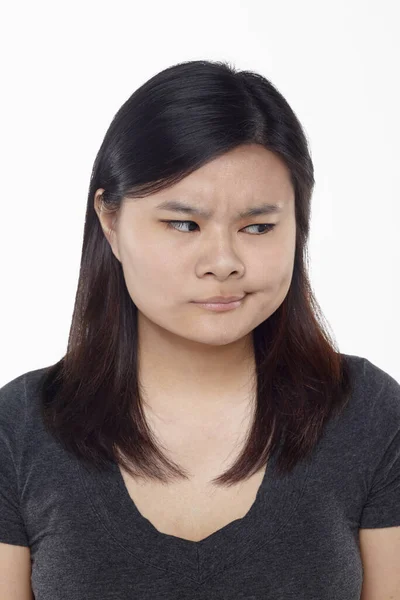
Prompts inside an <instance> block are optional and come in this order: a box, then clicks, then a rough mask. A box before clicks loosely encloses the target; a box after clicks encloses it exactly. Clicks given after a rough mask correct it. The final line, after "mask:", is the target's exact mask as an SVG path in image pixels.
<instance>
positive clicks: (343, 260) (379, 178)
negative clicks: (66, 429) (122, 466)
mask: <svg viewBox="0 0 400 600" xmlns="http://www.w3.org/2000/svg"><path fill="white" fill-rule="evenodd" d="M399 10H400V9H399V5H398V2H397V1H396V0H392V1H389V0H383V1H382V0H381V1H379V2H368V1H366V0H362V1H356V0H340V1H339V0H335V2H326V1H321V0H315V1H311V0H308V1H307V0H301V1H299V0H293V1H284V0H279V1H276V0H274V1H273V2H272V1H267V0H259V1H256V0H253V1H251V0H250V1H249V0H246V1H242V2H239V1H237V0H236V1H234V0H230V1H229V2H228V1H215V0H214V1H213V2H210V1H204V0H203V1H202V2H195V3H194V2H187V1H185V2H178V1H173V0H172V1H171V0H170V1H169V2H161V1H160V2H148V3H143V2H133V1H130V2H118V1H113V2H111V1H109V2H100V1H99V0H96V1H90V2H89V1H86V2H85V1H84V0H81V1H80V2H77V1H75V2H71V0H69V2H68V3H67V2H64V3H61V2H43V1H42V2H40V1H38V0H35V2H27V1H25V2H7V3H4V4H3V8H2V9H1V14H0V22H1V32H0V33H1V35H0V44H1V47H0V56H1V88H2V91H1V95H0V102H1V105H0V118H1V141H0V147H1V157H0V158H1V163H0V164H1V236H0V245H1V247H0V257H1V295H0V302H1V305H0V309H1V310H0V319H1V323H0V328H1V329H0V330H1V337H0V353H1V355H0V359H1V365H2V369H1V373H0V385H3V384H5V383H6V382H8V381H10V380H11V379H13V378H15V377H17V376H18V375H20V374H22V373H24V372H27V371H30V370H34V369H38V368H41V367H44V366H47V365H50V364H53V363H55V362H56V361H58V360H59V359H60V358H61V357H62V356H63V355H64V354H65V351H66V348H67V340H68V333H69V328H70V324H71V317H72V310H73V303H74V299H75V292H76V285H77V281H78V272H79V263H80V251H81V244H82V236H83V225H84V215H85V210H86V202H87V192H88V187H89V178H90V172H91V168H92V165H93V161H94V158H95V155H96V153H97V151H98V149H99V147H100V144H101V142H102V140H103V137H104V135H105V132H106V130H107V128H108V126H109V124H110V122H111V120H112V118H113V116H114V114H115V113H116V112H117V110H118V109H119V107H120V106H121V105H122V104H123V103H124V102H125V101H126V100H127V99H128V97H129V96H130V95H131V94H132V93H133V92H134V91H135V89H137V88H138V87H139V86H140V85H142V84H143V83H144V82H145V81H147V80H148V79H149V78H150V77H152V76H153V75H155V74H156V73H158V72H159V71H161V70H163V69H164V68H166V67H168V66H171V65H173V64H176V63H178V62H182V61H186V60H195V59H208V60H227V61H229V62H230V63H232V64H233V65H234V66H235V67H236V68H238V69H250V70H253V71H256V72H259V73H261V74H262V75H263V76H265V77H267V78H268V79H270V80H271V82H272V83H273V84H274V85H276V86H277V88H278V89H279V91H280V92H281V93H282V94H283V95H284V96H285V98H286V99H287V100H288V102H289V104H290V105H291V106H292V108H293V110H294V111H295V113H296V114H297V116H298V118H299V119H300V121H301V123H302V124H303V126H304V128H305V131H306V135H307V137H308V139H309V142H310V148H311V154H312V158H313V161H314V166H315V179H316V186H315V191H314V195H313V202H312V206H313V209H312V223H311V238H310V246H309V249H310V259H311V279H312V284H313V288H314V291H315V293H316V297H317V300H318V302H319V303H320V305H321V308H322V310H323V313H324V315H325V317H326V318H327V320H328V322H329V324H330V326H331V328H332V330H333V333H334V335H335V337H336V340H337V342H338V344H339V349H340V351H341V352H344V353H347V354H356V355H358V356H364V357H366V358H368V359H369V360H371V361H372V362H373V363H374V364H376V365H378V366H379V367H380V368H382V369H384V370H385V371H386V372H388V373H390V374H391V375H392V376H393V377H395V378H396V379H397V380H398V381H400V360H399V358H400V351H399V338H400V317H399V309H400V284H399V275H400V241H399V238H400V208H399V204H400V193H399V172H400V144H399V138H400V117H399V106H400V92H399V64H400V43H399V35H398V27H399V25H398V24H399V19H398V16H397V12H398V11H399Z"/></svg>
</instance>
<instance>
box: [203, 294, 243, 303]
mask: <svg viewBox="0 0 400 600" xmlns="http://www.w3.org/2000/svg"><path fill="white" fill-rule="evenodd" d="M244 296H245V294H243V296H213V297H212V298H207V299H206V300H196V302H202V303H206V302H208V303H212V302H219V303H221V304H228V303H229V302H235V301H236V300H241V299H242V298H244Z"/></svg>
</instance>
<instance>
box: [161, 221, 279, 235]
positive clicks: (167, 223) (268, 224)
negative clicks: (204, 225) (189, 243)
mask: <svg viewBox="0 0 400 600" xmlns="http://www.w3.org/2000/svg"><path fill="white" fill-rule="evenodd" d="M161 222H162V223H165V224H166V226H167V229H173V230H174V231H179V232H180V233H194V232H193V231H182V230H181V229H177V228H176V227H173V225H172V223H194V224H195V225H197V223H195V222H194V221H161ZM262 226H265V227H267V230H266V231H263V232H262V233H258V234H257V233H256V234H255V235H265V234H266V233H269V232H270V231H272V230H273V229H274V227H275V226H276V223H255V224H254V225H247V227H262ZM247 227H245V228H244V229H247Z"/></svg>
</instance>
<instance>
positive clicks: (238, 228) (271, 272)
mask: <svg viewBox="0 0 400 600" xmlns="http://www.w3.org/2000/svg"><path fill="white" fill-rule="evenodd" d="M102 191H103V190H102V189H99V190H97V192H96V201H95V208H96V211H97V214H98V216H99V219H100V221H101V224H102V227H103V229H104V232H105V234H106V236H107V239H108V240H109V242H110V245H111V247H112V251H113V253H114V255H115V256H116V258H117V259H118V260H119V261H120V262H121V265H122V269H123V272H124V277H125V281H126V286H127V289H128V291H129V294H130V296H131V298H132V301H133V302H134V303H135V305H136V306H137V308H138V311H139V312H138V318H139V319H141V320H142V323H147V325H151V327H153V328H157V329H158V330H159V332H160V333H162V334H163V335H172V336H179V337H181V338H185V339H186V340H191V341H192V342H198V343H200V344H206V345H213V346H216V345H226V344H231V343H233V342H235V341H238V340H239V339H241V338H243V337H244V336H247V335H248V334H249V333H251V332H252V331H253V330H254V328H255V327H257V326H258V325H259V324H260V323H262V322H263V321H265V320H266V319H268V317H270V316H271V315H272V314H273V313H274V312H275V311H276V310H277V309H278V308H279V306H280V305H281V303H282V302H283V300H284V299H285V297H286V294H287V292H288V290H289V287H290V283H291V279H292V273H293V266H294V255H295V240H296V222H295V205H294V190H293V187H292V184H291V182H290V175H289V171H288V169H287V167H286V166H285V164H284V162H283V161H282V160H281V159H280V158H279V157H277V156H276V155H275V154H273V153H272V152H270V151H268V150H266V149H265V148H264V147H263V146H260V145H258V144H252V145H246V146H241V147H238V148H236V149H234V150H232V151H230V152H228V153H226V154H225V155H223V156H221V157H219V158H216V159H215V160H213V161H211V162H209V163H208V164H206V165H205V166H203V167H201V168H200V169H198V170H197V171H195V172H193V173H192V174H191V175H189V176H187V177H186V178H185V179H183V180H182V181H180V182H179V183H177V184H175V185H173V186H171V187H170V188H169V189H167V190H163V191H161V192H157V193H156V194H153V195H151V196H147V197H146V198H139V199H128V198H125V199H124V201H123V203H122V205H121V208H120V212H119V214H118V219H117V222H116V223H114V226H113V227H114V231H113V233H112V235H111V237H110V236H109V235H108V233H107V230H108V229H109V228H110V227H112V225H111V222H112V221H111V220H110V219H111V218H112V217H111V216H110V215H107V214H106V213H104V212H100V210H99V206H98V195H100V194H101V192H102ZM167 201H174V202H179V203H181V204H184V205H186V206H190V207H194V208H196V209H199V210H202V211H206V212H207V213H209V216H208V217H206V216H200V215H198V214H195V213H190V212H187V213H185V212H174V211H172V210H170V209H167V208H160V207H159V206H158V205H160V204H162V203H165V202H167ZM265 203H267V204H275V205H277V206H278V208H279V212H271V213H270V214H263V215H259V216H248V217H240V216H238V215H239V213H240V212H243V211H246V210H249V209H251V208H254V207H256V206H257V207H258V206H259V205H262V204H265ZM114 219H115V216H114ZM168 220H170V221H183V222H181V223H179V222H175V223H171V224H170V226H168V224H167V223H166V221H168ZM188 221H190V222H188ZM265 224H274V227H273V228H270V227H266V226H265ZM244 294H246V295H245V298H244V299H243V300H242V302H241V304H240V306H239V307H238V308H235V309H233V310H229V311H224V312H213V311H210V310H207V309H205V308H202V307H201V306H199V305H197V304H195V303H194V302H196V301H200V300H204V299H206V298H209V297H211V296H243V295H244ZM161 330H162V331H161Z"/></svg>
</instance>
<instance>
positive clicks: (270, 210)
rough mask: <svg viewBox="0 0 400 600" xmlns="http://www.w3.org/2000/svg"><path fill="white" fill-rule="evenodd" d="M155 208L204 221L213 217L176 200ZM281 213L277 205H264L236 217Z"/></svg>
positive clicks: (242, 212) (208, 212) (167, 201)
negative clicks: (201, 218) (194, 216)
mask: <svg viewBox="0 0 400 600" xmlns="http://www.w3.org/2000/svg"><path fill="white" fill-rule="evenodd" d="M156 208H158V209H164V210H170V211H173V212H180V213H185V214H190V215H197V216H199V217H203V218H204V219H210V218H211V217H212V215H213V213H212V212H210V211H206V210H204V209H202V208H199V207H196V206H188V205H187V204H183V203H182V202H177V201H176V200H166V201H165V202H161V204H158V205H157V206H156ZM282 211H283V208H282V207H280V206H279V205H278V204H268V203H264V204H261V205H259V206H253V207H251V208H249V209H247V210H244V211H238V212H237V217H238V218H239V219H245V218H247V217H258V216H260V215H272V214H276V213H280V212H282Z"/></svg>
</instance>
